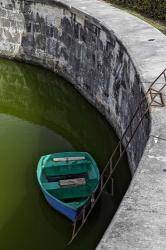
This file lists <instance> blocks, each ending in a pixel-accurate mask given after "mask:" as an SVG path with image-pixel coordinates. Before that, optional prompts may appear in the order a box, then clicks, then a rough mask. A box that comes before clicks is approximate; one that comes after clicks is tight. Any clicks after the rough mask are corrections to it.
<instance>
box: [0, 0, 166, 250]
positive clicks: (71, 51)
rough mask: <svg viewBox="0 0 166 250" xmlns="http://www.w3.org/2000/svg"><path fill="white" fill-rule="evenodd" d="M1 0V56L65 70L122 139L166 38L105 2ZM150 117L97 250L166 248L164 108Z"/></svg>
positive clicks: (164, 57) (159, 67)
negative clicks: (128, 182)
mask: <svg viewBox="0 0 166 250" xmlns="http://www.w3.org/2000/svg"><path fill="white" fill-rule="evenodd" d="M1 2H2V4H1V7H0V13H1V16H0V31H1V33H0V36H1V37H0V38H1V40H0V54H1V55H2V56H6V57H12V58H16V59H22V60H25V61H28V62H32V63H37V64H39V65H42V66H43V67H47V68H49V69H51V70H53V71H55V72H58V73H59V74H62V75H63V76H64V77H66V78H67V79H68V80H69V81H70V82H71V83H72V84H74V86H75V87H76V88H77V89H79V91H80V92H81V93H82V94H83V95H84V96H85V97H86V98H87V99H88V100H89V101H90V102H91V103H93V105H95V106H96V107H97V108H98V109H99V110H100V111H101V112H102V113H103V114H104V115H105V116H106V118H107V119H108V120H109V121H110V123H111V124H112V125H113V126H114V127H115V128H116V131H117V133H118V135H119V136H120V135H121V134H122V133H123V131H124V130H125V128H126V126H127V125H128V122H129V120H130V119H131V117H132V114H133V112H134V110H135V109H136V107H137V105H138V103H139V102H140V100H141V98H142V96H143V89H147V88H148V86H149V84H150V82H152V81H153V80H154V79H155V78H156V77H157V76H158V75H159V74H160V73H161V71H163V70H164V68H165V67H166V37H165V36H164V35H163V34H161V33H160V32H159V31H158V30H156V29H154V28H153V27H151V26H150V25H148V24H146V23H145V22H143V21H141V20H139V19H138V18H136V17H134V16H131V15H129V14H128V13H125V12H124V11H121V10H118V9H116V8H114V7H112V6H111V5H108V4H106V3H104V2H102V1H97V0H91V1H89V0H68V1H67V0H61V1H53V0H52V1H51V0H47V1H43V0H38V1H34V0H30V1H19V0H15V1H13V0H12V1H11V0H2V1H1ZM43 27H44V28H43ZM45 27H47V30H48V31H49V32H48V33H47V34H46V31H45ZM40 29H42V31H41V30H40ZM71 39H72V40H71ZM67 41H68V42H67ZM71 41H72V42H71ZM57 44H58V46H57ZM57 47H58V48H57ZM80 51H81V55H80ZM94 52H95V53H94ZM159 84H162V83H159ZM151 120H152V124H151V131H150V130H149V128H150V120H149V117H148V118H147V119H146V120H145V121H144V123H143V125H142V127H141V128H140V129H139V130H138V132H137V135H136V137H135V139H134V140H133V141H132V143H131V145H130V147H129V149H128V151H127V153H128V159H129V163H130V167H131V171H132V173H133V174H134V172H135V171H136V172H135V174H134V177H133V180H132V183H131V185H130V188H129V190H128V191H127V193H126V195H125V197H124V199H123V201H122V203H121V205H120V207H119V209H118V211H117V213H116V215H115V217H114V219H113V221H112V223H111V224H110V226H109V227H108V229H107V231H106V232H105V235H104V236H103V238H102V240H101V242H100V243H99V245H98V247H97V249H98V250H100V249H122V250H125V249H126V250H128V249H141V250H142V249H163V250H164V249H166V239H165V231H166V223H165V220H166V219H165V212H164V209H165V206H166V201H165V197H166V181H165V166H164V164H165V161H166V157H165V140H166V128H165V108H160V109H158V108H156V109H152V110H151ZM149 134H150V138H149V140H148V143H147V146H146V149H145V145H146V142H147V139H148V137H149ZM125 143H126V141H124V145H125ZM144 149H145V150H144ZM143 152H144V153H143ZM142 153H143V156H142ZM141 156H142V159H141ZM140 159H141V162H140ZM139 162H140V164H139V165H138V163H139ZM136 168H137V170H136ZM163 170H164V171H163Z"/></svg>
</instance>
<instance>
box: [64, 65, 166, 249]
mask: <svg viewBox="0 0 166 250" xmlns="http://www.w3.org/2000/svg"><path fill="white" fill-rule="evenodd" d="M162 76H163V77H164V83H163V85H162V87H161V88H160V89H159V90H155V89H154V88H153V87H154V86H155V83H156V82H157V81H158V80H159V79H160V78H161V77H162ZM165 87H166V69H165V70H164V71H163V72H162V73H161V74H160V75H159V76H158V77H157V78H156V79H155V81H154V82H153V83H152V84H151V85H150V87H149V88H148V90H147V92H146V93H145V95H144V97H143V98H142V100H141V102H140V103H139V105H138V107H137V109H136V111H135V112H134V114H133V116H132V118H131V120H130V122H129V124H128V126H127V128H126V129H125V132H124V133H123V135H122V137H121V139H120V140H119V142H118V144H117V146H116V148H115V150H114V151H113V153H112V155H111V157H110V158H109V161H108V162H107V164H106V166H105V168H104V169H103V171H102V173H101V175H100V185H99V189H98V190H97V191H96V192H94V193H93V194H92V195H91V196H90V198H89V202H88V203H87V204H86V205H84V206H83V208H82V209H81V211H80V213H79V214H78V216H77V218H76V219H75V221H74V223H73V232H72V237H71V239H70V241H69V242H68V245H69V244H71V242H72V241H73V240H74V239H75V237H76V236H77V235H78V233H79V232H80V230H81V229H82V227H83V226H84V224H85V222H86V221H87V219H88V217H89V215H90V214H91V212H92V210H93V208H94V206H95V205H96V203H97V201H98V200H99V198H100V196H101V194H102V192H103V190H104V189H105V187H106V185H107V183H108V181H109V180H111V182H112V186H113V179H112V175H113V173H114V172H115V170H116V168H117V166H118V164H119V162H120V160H121V158H122V157H123V155H124V154H125V152H126V150H127V148H128V146H129V144H130V143H131V141H132V139H133V137H134V136H135V134H136V132H137V130H138V128H139V127H140V124H141V123H142V121H143V119H144V117H145V116H146V114H147V113H148V112H149V109H150V107H151V106H154V105H153V103H154V102H155V103H156V105H159V106H160V107H161V106H162V107H163V106H164V102H163V100H162V90H163V89H164V88H165ZM152 91H153V92H154V93H152ZM148 96H150V98H151V100H150V101H149V102H148V101H147V99H148ZM157 96H159V97H160V99H161V102H160V103H159V102H158V101H155V98H156V97H157ZM145 101H146V105H147V107H146V109H145V111H144V113H143V114H142V115H141V117H140V118H139V121H138V123H137V125H136V127H135V128H134V130H133V131H131V130H132V129H131V128H132V123H133V121H134V119H135V117H136V116H137V114H138V113H139V111H140V110H141V107H142V104H143V103H144V102H145ZM156 105H155V106H156ZM129 131H131V135H130V139H129V140H128V141H127V143H126V145H125V146H124V147H123V146H122V145H123V144H124V143H123V140H124V138H125V137H126V135H127V133H128V132H129ZM117 152H118V153H119V157H118V159H116V161H115V163H113V159H114V157H115V155H116V153H117ZM108 170H109V175H108V176H107V177H106V179H105V173H106V171H108ZM112 191H113V187H112ZM112 195H113V193H112ZM78 224H79V225H78Z"/></svg>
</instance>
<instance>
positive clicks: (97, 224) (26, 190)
mask: <svg viewBox="0 0 166 250" xmlns="http://www.w3.org/2000/svg"><path fill="white" fill-rule="evenodd" d="M0 72H1V75H0V90H1V91H0V138H1V140H0V159H1V167H0V197H1V204H2V205H1V206H0V248H1V249H5V250H15V249H24V250H26V249H28V250H29V249H31V250H33V249H40V250H42V249H47V250H49V249H53V248H54V249H57V250H61V249H66V243H67V241H68V240H69V238H70V234H71V223H70V222H69V221H68V220H67V219H66V218H65V217H63V216H62V215H60V214H59V213H57V212H55V211H54V210H53V209H52V208H51V207H50V206H49V205H48V204H47V203H46V202H45V200H44V198H43V196H42V194H41V192H40V190H39V188H38V185H37V182H36V165H37V161H38V159H39V157H40V156H41V155H42V154H47V153H50V152H59V151H71V150H80V151H88V152H90V153H91V154H92V155H93V156H94V158H95V159H96V161H97V163H98V165H99V166H100V169H102V168H103V167H104V165H105V164H106V162H107V161H108V158H109V156H110V154H111V152H112V151H113V149H114V148H115V146H116V143H117V138H116V136H115V134H114V132H113V130H112V129H111V128H110V126H109V124H108V123H107V122H106V121H105V119H104V118H103V117H102V116H101V115H100V114H99V113H98V112H97V111H96V110H95V109H94V108H93V107H92V106H91V105H90V104H89V103H87V102H86V101H85V100H84V98H83V97H82V96H81V95H80V94H79V93H77V91H76V90H75V89H74V88H73V87H72V86H71V85H70V84H68V83H67V82H66V81H65V80H64V79H62V78H61V77H58V76H56V75H55V74H53V73H51V72H49V71H46V70H44V69H41V68H38V67H32V66H30V65H25V64H21V63H16V62H11V61H7V60H0ZM130 178H131V176H130V171H129V168H128V165H127V158H126V156H125V158H124V159H123V160H122V163H121V164H119V167H118V169H117V172H116V173H115V175H114V180H115V196H114V198H112V197H111V196H110V194H109V193H108V192H105V193H104V195H103V196H102V198H101V200H100V201H99V202H98V204H97V206H96V207H95V209H94V212H93V214H92V215H91V216H90V218H89V220H88V223H86V225H85V227H84V229H83V230H82V232H81V234H80V235H79V237H78V238H77V239H76V240H75V241H74V243H73V244H72V245H71V246H69V247H67V249H69V250H70V249H72V250H77V249H80V250H83V249H86V250H93V249H94V248H95V246H96V244H97V242H98V241H99V240H100V238H101V236H102V234H103V232H104V231H105V229H106V227H107V226H108V223H109V221H110V220H111V218H112V217H113V215H114V213H115V211H116V209H117V206H118V204H119V202H120V200H121V198H122V197H123V195H124V193H125V191H126V189H127V187H128V185H129V182H130Z"/></svg>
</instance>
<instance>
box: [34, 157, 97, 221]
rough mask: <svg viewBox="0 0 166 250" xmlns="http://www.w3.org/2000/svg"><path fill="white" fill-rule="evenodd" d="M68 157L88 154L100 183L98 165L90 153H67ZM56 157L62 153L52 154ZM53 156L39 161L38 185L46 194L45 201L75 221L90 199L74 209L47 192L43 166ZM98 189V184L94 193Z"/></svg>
mask: <svg viewBox="0 0 166 250" xmlns="http://www.w3.org/2000/svg"><path fill="white" fill-rule="evenodd" d="M64 154H65V153H63V156H64ZM66 154H67V156H73V154H74V156H75V155H77V156H79V155H82V154H86V156H88V157H89V159H91V160H92V162H93V165H94V168H95V171H94V170H93V172H94V173H95V175H96V178H97V180H98V182H99V170H98V168H97V165H96V162H95V161H94V159H93V158H92V157H91V156H90V155H89V154H88V153H85V152H66ZM52 155H53V156H54V157H55V156H58V157H60V156H61V153H57V154H52ZM50 156H51V155H46V156H42V157H41V158H40V160H39V163H38V167H37V179H38V183H39V185H40V188H41V190H42V192H43V194H44V197H45V199H46V200H47V202H48V204H49V205H50V206H51V207H52V208H53V209H55V210H57V211H58V212H60V213H61V214H63V215H64V216H66V217H67V218H68V219H70V220H71V221H75V219H76V217H77V216H78V214H79V211H80V209H81V207H82V206H83V205H85V204H86V203H87V202H88V200H89V197H86V198H85V199H84V201H83V202H82V204H81V205H82V206H80V207H72V205H71V204H68V203H65V202H63V201H62V200H59V199H57V198H56V197H55V196H53V195H52V194H50V193H49V192H48V190H46V189H45V188H44V185H43V183H42V181H41V176H42V174H43V173H42V171H43V166H44V164H45V163H46V162H47V160H48V159H49V158H50ZM97 188H98V184H97V185H96V186H95V188H94V190H93V192H95V191H96V189H97Z"/></svg>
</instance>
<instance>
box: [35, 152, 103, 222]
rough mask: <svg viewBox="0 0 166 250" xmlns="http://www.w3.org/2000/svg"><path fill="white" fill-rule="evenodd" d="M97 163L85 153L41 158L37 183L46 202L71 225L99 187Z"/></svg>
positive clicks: (58, 154)
mask: <svg viewBox="0 0 166 250" xmlns="http://www.w3.org/2000/svg"><path fill="white" fill-rule="evenodd" d="M99 178H100V177H99V170H98V167H97V164H96V162H95V161H94V159H93V158H92V156H90V154H88V153H86V152H63V153H55V154H49V155H45V156H42V157H41V158H40V160H39V162H38V166H37V179H38V182H39V185H40V188H41V190H42V192H43V194H44V196H45V198H46V200H47V202H48V203H49V204H50V205H51V206H52V207H53V208H54V209H56V210H58V211H59V212H60V213H62V214H63V215H65V216H66V217H68V218H69V219H70V220H72V221H74V220H75V218H76V217H77V215H78V213H79V210H80V208H81V207H82V206H84V205H85V204H86V203H87V202H88V200H89V197H90V196H91V194H92V193H93V192H95V191H96V189H97V187H98V184H99Z"/></svg>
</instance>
